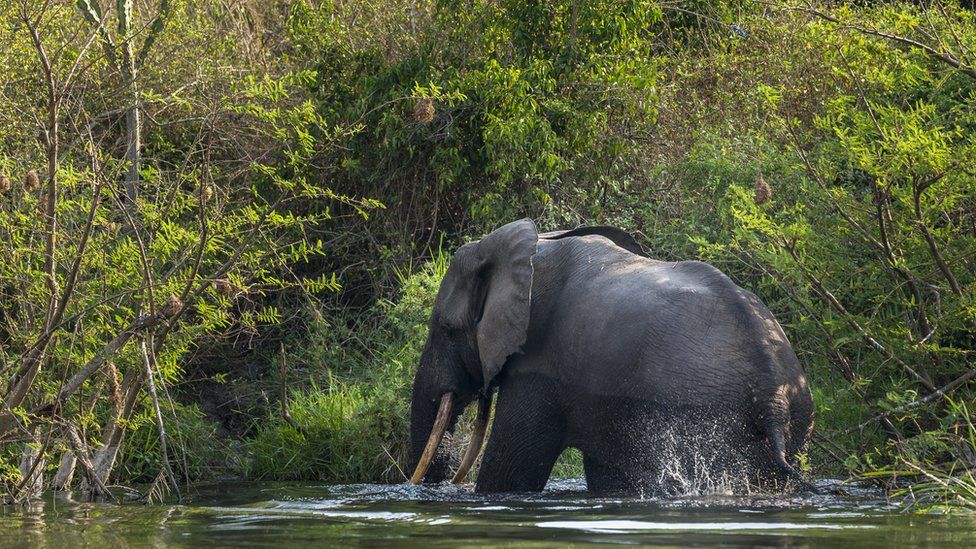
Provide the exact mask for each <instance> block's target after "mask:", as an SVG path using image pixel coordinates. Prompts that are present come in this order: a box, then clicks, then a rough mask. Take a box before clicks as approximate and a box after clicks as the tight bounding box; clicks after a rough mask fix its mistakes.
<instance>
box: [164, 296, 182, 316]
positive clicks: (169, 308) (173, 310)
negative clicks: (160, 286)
mask: <svg viewBox="0 0 976 549" xmlns="http://www.w3.org/2000/svg"><path fill="white" fill-rule="evenodd" d="M182 309H183V300H181V299H180V298H178V297H176V294H169V299H167V300H166V304H165V305H163V308H162V309H160V311H159V312H161V313H163V316H165V317H166V318H173V317H174V316H176V315H177V314H179V312H180V311H181V310H182Z"/></svg>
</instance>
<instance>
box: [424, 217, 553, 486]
mask: <svg viewBox="0 0 976 549" xmlns="http://www.w3.org/2000/svg"><path fill="white" fill-rule="evenodd" d="M538 240H539V236H538V232H537V230H536V227H535V223H533V222H532V220H531V219H522V220H520V221H516V222H514V223H509V224H508V225H505V226H503V227H501V228H499V229H496V230H495V231H494V232H492V233H491V234H489V235H488V236H486V237H484V238H483V239H481V240H480V241H478V242H472V243H470V244H465V245H464V246H462V247H461V248H460V249H459V250H458V251H457V253H456V254H455V255H454V257H453V259H452V260H451V264H450V266H449V267H448V269H447V273H446V274H445V275H444V280H443V281H442V282H441V286H440V290H439V291H438V293H437V299H436V301H435V302H434V310H433V312H432V314H431V319H430V334H429V335H428V337H427V343H426V345H425V346H424V351H423V355H422V356H421V358H420V366H419V368H418V369H417V375H416V377H415V378H414V385H413V400H412V406H411V424H410V437H411V439H410V440H411V461H412V464H413V465H414V474H413V477H412V478H411V481H412V482H414V483H419V482H420V481H422V480H423V479H424V478H425V476H426V478H427V480H429V481H434V482H439V481H441V480H443V479H444V478H445V476H446V473H447V459H446V456H445V455H444V454H443V453H441V454H438V453H437V448H438V446H439V445H440V442H441V438H442V437H443V436H444V433H445V431H449V430H453V426H454V423H455V421H456V420H457V417H458V416H459V415H460V414H461V412H462V411H464V408H465V406H467V405H468V404H469V403H471V402H472V401H474V400H475V399H476V398H477V399H478V401H479V406H478V418H477V419H476V422H475V430H474V434H473V436H472V440H471V443H470V445H469V446H468V450H467V452H466V454H465V456H464V459H463V460H462V464H461V467H460V468H459V470H458V472H457V474H456V475H455V477H454V480H455V482H459V481H460V480H461V479H463V477H464V475H465V473H467V470H468V469H469V468H470V467H471V464H472V463H473V462H474V460H475V458H476V457H477V455H478V452H479V451H480V449H481V444H482V443H483V442H484V432H485V428H486V427H487V422H488V411H489V409H490V406H491V400H490V398H491V397H490V395H491V393H490V389H491V384H492V381H493V380H494V379H495V378H496V376H498V374H499V373H500V372H501V370H502V366H503V365H504V364H505V361H506V359H507V358H508V357H509V356H510V355H512V354H513V353H516V352H518V351H519V349H520V348H521V347H522V345H523V344H524V343H525V339H526V334H527V331H528V327H529V308H530V300H531V296H532V256H533V255H534V254H535V252H536V246H537V244H538ZM479 395H480V398H478V397H479Z"/></svg>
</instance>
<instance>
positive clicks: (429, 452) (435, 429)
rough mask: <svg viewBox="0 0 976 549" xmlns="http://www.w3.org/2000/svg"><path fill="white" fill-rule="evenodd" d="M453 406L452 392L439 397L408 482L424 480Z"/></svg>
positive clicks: (417, 482) (416, 482) (415, 482)
mask: <svg viewBox="0 0 976 549" xmlns="http://www.w3.org/2000/svg"><path fill="white" fill-rule="evenodd" d="M453 408H454V393H444V395H443V396H442V397H441V402H440V406H438V409H437V417H436V418H435V419H434V424H433V426H432V427H431V429H430V436H429V437H428V438H427V444H426V445H425V446H424V451H423V453H422V454H421V455H420V459H419V460H418V461H417V468H416V469H414V472H413V476H411V477H410V482H412V483H414V484H420V482H421V481H422V480H424V476H425V475H426V474H427V470H428V469H429V468H430V463H431V460H433V459H434V455H435V454H436V453H437V447H438V446H440V444H441V439H442V438H444V432H445V431H446V430H447V425H448V423H450V421H451V412H452V411H453Z"/></svg>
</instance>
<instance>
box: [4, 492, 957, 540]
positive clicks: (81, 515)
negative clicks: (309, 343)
mask: <svg viewBox="0 0 976 549" xmlns="http://www.w3.org/2000/svg"><path fill="white" fill-rule="evenodd" d="M820 485H821V487H823V488H828V487H830V483H829V482H823V483H821V484H820ZM584 488H585V484H584V482H583V481H582V480H554V481H552V482H550V483H549V486H548V487H547V488H546V490H545V491H544V492H542V493H540V494H509V495H504V496H492V497H485V496H479V495H475V494H472V493H471V492H470V488H467V489H459V488H456V487H453V486H437V487H417V486H412V485H408V484H401V485H376V484H349V485H338V486H326V485H312V484H302V485H298V484H280V483H241V482H224V483H215V484H210V485H205V486H200V487H197V488H196V489H195V490H194V492H193V493H192V495H191V496H190V497H189V498H187V499H186V500H185V501H184V502H183V503H182V504H173V503H167V504H157V505H143V504H138V503H128V504H122V505H118V504H114V503H108V502H103V503H85V502H79V501H74V500H72V499H71V498H70V497H69V496H64V495H47V496H45V497H44V498H42V499H39V500H36V501H34V502H33V503H31V504H30V505H28V506H21V507H12V506H7V507H0V547H4V548H7V547H36V546H44V547H86V546H87V547H107V548H111V549H118V548H124V547H145V546H150V545H151V546H164V545H165V546H198V547H199V546H202V547H241V546H255V547H302V546H306V547H311V546H313V545H314V546H322V545H331V546H350V545H369V546H389V545H399V546H404V545H406V546H422V547H434V546H445V547H459V546H485V545H501V546H519V547H524V546H552V547H564V546H566V545H570V544H572V545H586V544H591V543H594V544H655V545H667V546H681V547H688V546H697V545H722V546H811V547H815V546H824V547H827V546H829V547H834V546H838V545H842V546H864V547H876V546H881V545H884V546H895V545H897V546H906V545H909V546H913V545H944V546H950V547H976V517H965V516H944V515H925V516H920V515H914V514H909V513H905V512H902V511H900V510H899V509H898V508H897V507H896V506H895V505H893V504H891V503H890V502H888V501H886V500H885V499H884V498H883V497H881V496H880V494H878V493H877V492H872V491H870V490H858V489H854V488H846V489H845V490H846V491H847V492H848V493H847V494H845V495H829V496H807V497H799V496H797V497H786V496H745V497H743V496H722V495H710V496H698V497H687V498H670V499H653V498H649V499H641V498H599V497H591V496H589V495H588V494H587V493H586V492H585V491H584Z"/></svg>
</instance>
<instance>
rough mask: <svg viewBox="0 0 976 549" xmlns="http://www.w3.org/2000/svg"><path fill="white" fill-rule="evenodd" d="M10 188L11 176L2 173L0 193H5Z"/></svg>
mask: <svg viewBox="0 0 976 549" xmlns="http://www.w3.org/2000/svg"><path fill="white" fill-rule="evenodd" d="M9 190H10V178H9V177H7V176H6V175H4V174H0V193H5V192H7V191H9Z"/></svg>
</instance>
